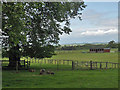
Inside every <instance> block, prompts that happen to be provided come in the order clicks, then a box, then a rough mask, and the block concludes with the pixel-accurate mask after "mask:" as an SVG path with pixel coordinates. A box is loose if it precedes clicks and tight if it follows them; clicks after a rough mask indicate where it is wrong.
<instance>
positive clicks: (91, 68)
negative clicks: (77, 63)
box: [90, 61, 92, 70]
mask: <svg viewBox="0 0 120 90" xmlns="http://www.w3.org/2000/svg"><path fill="white" fill-rule="evenodd" d="M90 70H92V61H90Z"/></svg>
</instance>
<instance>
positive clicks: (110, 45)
mask: <svg viewBox="0 0 120 90" xmlns="http://www.w3.org/2000/svg"><path fill="white" fill-rule="evenodd" d="M106 47H108V48H117V47H118V44H117V43H116V42H115V41H113V40H112V41H110V42H109V43H108V45H107V46H106Z"/></svg>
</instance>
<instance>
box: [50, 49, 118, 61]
mask: <svg viewBox="0 0 120 90" xmlns="http://www.w3.org/2000/svg"><path fill="white" fill-rule="evenodd" d="M111 51H115V53H82V52H88V50H72V51H56V54H57V55H54V56H53V57H52V58H51V59H58V60H59V59H63V60H77V61H90V60H92V61H101V62H116V63H117V62H118V52H117V49H112V50H111Z"/></svg>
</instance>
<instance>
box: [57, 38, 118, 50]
mask: <svg viewBox="0 0 120 90" xmlns="http://www.w3.org/2000/svg"><path fill="white" fill-rule="evenodd" d="M119 45H120V44H119V43H116V42H115V41H113V40H112V41H110V42H109V43H107V44H84V45H64V46H58V47H56V50H80V49H90V48H118V47H119V48H120V46H119Z"/></svg>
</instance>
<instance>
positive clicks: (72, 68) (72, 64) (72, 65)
mask: <svg viewBox="0 0 120 90" xmlns="http://www.w3.org/2000/svg"><path fill="white" fill-rule="evenodd" d="M74 64H75V63H74V61H72V70H74Z"/></svg>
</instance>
